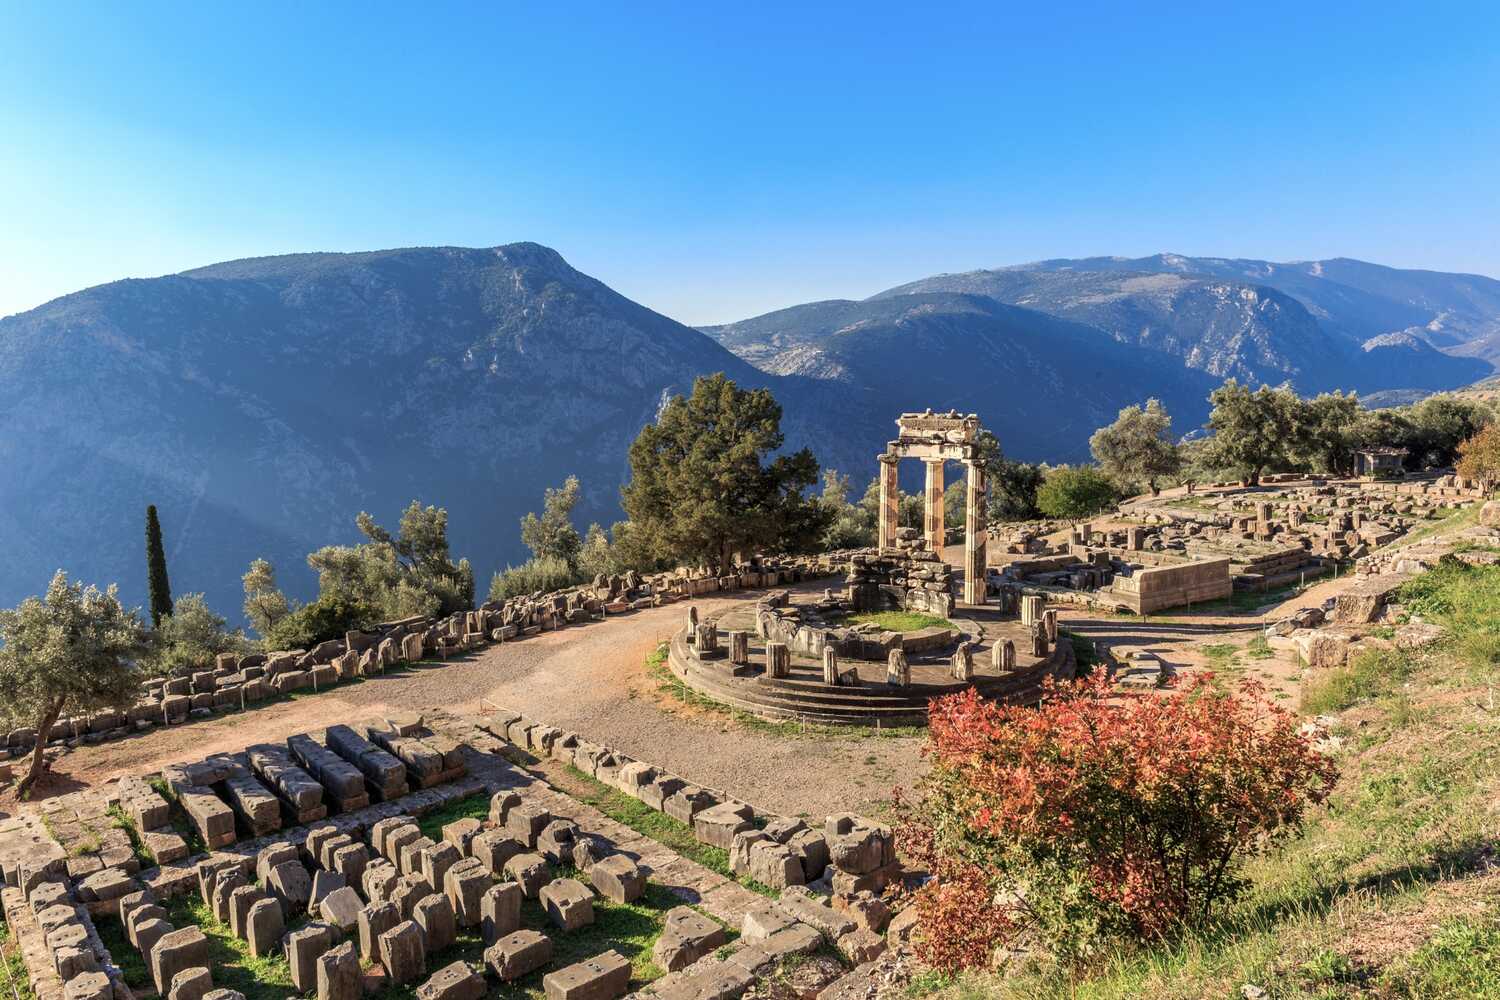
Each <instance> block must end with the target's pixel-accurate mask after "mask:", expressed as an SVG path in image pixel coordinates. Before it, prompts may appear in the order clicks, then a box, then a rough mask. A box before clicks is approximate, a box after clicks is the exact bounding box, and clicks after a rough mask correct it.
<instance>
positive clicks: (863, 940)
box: [834, 611, 1055, 965]
mask: <svg viewBox="0 0 1500 1000" xmlns="http://www.w3.org/2000/svg"><path fill="white" fill-rule="evenodd" d="M1049 614H1055V612H1050V611H1049ZM834 947H835V948H836V949H838V953H839V954H840V955H841V956H843V959H844V961H846V962H848V963H849V964H850V965H862V964H864V963H865V962H873V961H874V960H875V959H877V958H879V957H880V956H881V955H882V954H884V953H885V938H883V937H881V936H880V935H879V934H876V933H875V932H874V931H872V930H867V929H866V928H863V927H860V928H856V929H854V930H852V931H850V932H849V933H847V934H844V935H842V936H840V937H839V939H838V940H837V941H835V942H834Z"/></svg>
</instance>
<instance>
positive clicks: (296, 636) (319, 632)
mask: <svg viewBox="0 0 1500 1000" xmlns="http://www.w3.org/2000/svg"><path fill="white" fill-rule="evenodd" d="M380 618H381V615H380V612H379V610H378V609H376V608H373V607H371V606H370V605H368V604H365V603H363V602H362V601H358V600H355V599H353V598H350V597H346V596H344V595H342V594H325V595H323V596H321V597H319V598H318V599H317V600H316V601H313V602H312V603H311V604H304V605H302V607H300V608H298V609H297V610H296V611H293V612H292V613H291V614H289V615H287V616H286V617H284V618H282V619H281V620H280V621H278V622H277V623H276V624H275V625H273V626H271V630H270V632H268V633H267V634H266V637H265V646H266V648H267V649H307V648H309V647H311V646H315V645H317V644H318V643H320V642H323V641H324V640H326V639H342V638H343V637H344V633H345V632H348V631H349V630H351V629H361V628H369V627H370V626H371V625H374V624H375V623H376V622H378V621H380Z"/></svg>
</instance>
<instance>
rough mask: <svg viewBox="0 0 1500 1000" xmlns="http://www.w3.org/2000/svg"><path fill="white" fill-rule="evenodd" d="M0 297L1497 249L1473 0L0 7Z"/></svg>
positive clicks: (663, 279)
mask: <svg viewBox="0 0 1500 1000" xmlns="http://www.w3.org/2000/svg"><path fill="white" fill-rule="evenodd" d="M0 94H3V95H4V96H3V98H0V315H3V314H7V313H11V312H16V311H19V310H22V309H26V308H30V307H32V306H35V305H38V304H40V303H41V302H43V301H46V300H48V299H50V298H53V297H55V296H57V295H60V294H63V293H65V292H68V291H72V290H75V289H78V288H82V287H86V286H88V285H92V284H97V283H100V282H103V281H108V280H113V279H115V278H120V277H127V276H133V277H140V276H150V275H156V274H163V273H168V272H172V271H178V270H183V269H186V268H189V267H194V266H198V265H202V264H207V263H211V262H214V261H218V260H226V259H232V258H236V257H247V256H259V255H263V254H274V253H287V252H294V251H306V250H364V249H374V248H380V247H393V246H411V245H426V244H457V245H465V246H485V245H492V244H497V243H506V242H512V241H516V240H528V239H529V240H535V241H537V242H541V243H545V244H547V245H549V246H552V247H554V248H556V249H557V250H559V251H560V252H561V253H562V254H563V255H564V256H565V257H567V258H568V259H569V260H570V261H571V262H572V263H573V264H574V265H575V266H577V267H578V268H580V269H582V270H584V271H586V272H588V273H590V274H593V275H595V276H596V277H598V278H600V279H602V280H603V281H605V282H607V283H608V284H610V285H612V286H613V287H615V288H616V289H618V290H619V291H621V292H623V293H624V294H626V295H629V296H631V297H632V298H635V299H637V300H639V301H641V302H643V303H645V304H646V305H648V306H651V307H652V308H655V309H657V310H659V311H661V312H664V313H667V314H668V315H671V316H673V317H675V318H678V319H681V320H684V321H686V322H691V323H708V322H719V321H727V320H732V319H739V318H743V317H745V316H749V315H754V314H757V313H760V312H764V311H767V310H770V309H774V308H779V307H782V306H786V305H791V304H794V303H797V302H803V301H807V300H811V299H818V298H832V297H862V296H865V295H868V294H871V293H873V292H875V291H878V290H880V289H882V288H885V287H888V286H890V285H893V284H896V283H899V282H902V281H907V280H911V279H915V278H917V277H921V276H924V275H927V274H931V273H935V272H939V271H954V270H967V269H970V268H975V267H986V266H997V265H1001V264H1007V263H1017V262H1021V261H1026V260H1033V259H1038V258H1044V257H1054V256H1082V255H1091V254H1106V253H1116V254H1126V255H1132V256H1133V255H1140V254H1147V253H1154V252H1157V251H1173V252H1177V253H1186V254H1208V255H1217V256H1247V257H1267V258H1271V259H1307V258H1314V257H1328V256H1340V255H1342V256H1353V257H1360V258H1364V259H1367V260H1375V261H1378V262H1381V263H1389V264H1394V265H1399V266H1419V267H1431V268H1437V269H1443V270H1466V271H1475V272H1480V273H1487V274H1491V275H1496V276H1500V5H1497V4H1493V3H1485V4H1467V5H1461V4H1441V3H1422V4H1413V3H1399V4H1396V3H1364V4H1348V5H1344V4H1335V3H1329V4H1308V3H1305V2H1304V3H1295V4H1277V3H1256V4H1245V5H1224V4H1202V3H1194V4H1184V5H1181V6H1174V5H1171V4H1161V3H1157V4H1150V5H1146V4H1129V3H1126V4H1099V5H1092V4H1085V5H1069V4H1055V5H1031V4H1028V5H1019V6H1016V7H1014V8H1012V9H1007V8H1006V7H1005V6H1003V5H999V4H994V3H987V4H974V5H943V6H929V5H917V4H879V3H861V4H847V5H831V4H820V5H809V4H787V5H778V4H745V5H729V4H713V3H707V4H705V3H682V4H618V3H615V4H600V5H589V4H582V3H580V4H556V3H553V4H546V5H540V4H539V5H525V4H508V3H507V4H496V3H492V4H479V3H475V4H442V3H424V4H420V5H418V4H410V5H395V4H383V3H365V4H358V5H354V4H350V5H337V4H323V3H313V4H307V3H300V4H286V5H283V4H277V3H259V4H254V5H251V4H238V5H230V4H220V3H195V4H191V5H189V4H181V5H177V4H149V3H146V4H140V5H134V4H132V5H126V4H105V3H85V4H69V3H59V2H46V3H43V2H33V3H26V4H21V3H16V4H5V5H3V6H0Z"/></svg>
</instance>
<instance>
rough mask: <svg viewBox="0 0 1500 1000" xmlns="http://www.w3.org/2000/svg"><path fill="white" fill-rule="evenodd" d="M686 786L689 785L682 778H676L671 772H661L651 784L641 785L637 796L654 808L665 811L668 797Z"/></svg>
mask: <svg viewBox="0 0 1500 1000" xmlns="http://www.w3.org/2000/svg"><path fill="white" fill-rule="evenodd" d="M685 787H687V782H685V781H683V780H682V779H681V778H676V777H673V776H672V775H669V774H659V775H657V776H656V777H655V778H654V779H653V780H652V781H651V782H650V783H649V784H645V785H642V786H640V788H639V794H638V795H637V796H636V797H637V798H638V799H640V800H641V801H642V802H644V803H646V805H648V806H650V807H651V808H652V809H655V810H657V811H658V812H663V811H665V809H666V806H667V799H669V798H671V797H672V796H673V795H676V794H677V793H678V792H679V791H681V790H682V789H683V788H685Z"/></svg>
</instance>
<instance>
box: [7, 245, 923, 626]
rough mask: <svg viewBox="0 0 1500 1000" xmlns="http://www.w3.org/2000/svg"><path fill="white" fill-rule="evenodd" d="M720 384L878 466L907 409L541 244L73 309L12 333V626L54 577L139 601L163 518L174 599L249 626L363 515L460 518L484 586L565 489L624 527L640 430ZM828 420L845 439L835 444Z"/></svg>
mask: <svg viewBox="0 0 1500 1000" xmlns="http://www.w3.org/2000/svg"><path fill="white" fill-rule="evenodd" d="M715 371H725V372H727V373H728V374H729V375H730V376H731V377H733V378H735V379H736V380H738V381H739V382H740V383H741V384H744V385H769V386H773V387H774V389H775V392H776V394H777V396H778V398H780V399H782V400H783V401H784V402H786V403H787V415H786V419H785V421H784V423H783V427H784V429H785V430H786V431H787V434H788V439H789V444H791V445H793V446H800V445H801V444H807V443H816V445H817V447H816V451H817V452H818V455H819V458H820V459H822V460H824V461H828V462H834V461H837V462H842V463H844V464H845V465H846V466H848V465H849V464H850V463H853V462H854V461H855V460H856V456H857V458H858V459H859V460H861V461H862V462H863V463H864V464H866V465H869V466H870V467H871V469H873V465H874V462H873V456H874V449H875V447H876V444H877V442H879V441H882V440H883V439H884V437H886V436H888V433H889V426H890V425H889V423H888V421H889V419H890V418H891V416H893V414H892V415H885V414H881V415H880V417H879V420H878V421H877V420H876V419H875V418H874V417H873V416H871V415H869V414H861V413H859V412H855V410H854V404H853V403H851V402H850V401H849V400H848V399H846V398H845V394H843V393H841V392H840V391H837V390H830V388H829V387H827V386H822V385H819V386H817V387H816V388H815V390H809V389H808V388H804V387H803V386H802V383H803V382H805V381H806V380H799V379H797V378H777V377H774V376H768V375H766V374H764V373H762V372H760V371H759V370H757V369H755V368H753V367H751V366H750V365H748V364H746V363H744V362H742V361H740V360H739V359H738V358H736V357H735V356H734V355H733V354H731V353H729V352H728V351H726V350H724V349H723V348H721V347H720V346H719V345H717V344H715V343H714V342H713V341H712V340H710V339H709V338H707V337H705V336H703V335H702V334H700V333H698V332H696V331H694V330H692V329H689V328H688V327H685V326H683V325H682V324H680V323H676V322H674V321H672V320H670V319H668V318H666V317H665V316H662V315H660V314H658V313H655V312H652V311H651V310H649V309H647V308H645V307H644V306H641V305H638V304H637V303H635V302H632V301H630V300H628V299H626V298H624V297H623V296H621V295H619V294H617V293H615V292H614V291H612V290H610V289H609V288H608V287H606V286H605V285H603V284H602V283H600V282H598V281H596V280H594V279H593V278H590V277H588V276H586V275H583V274H580V273H579V272H578V271H576V270H574V269H573V268H572V267H570V266H569V265H568V264H567V263H566V262H565V261H564V260H563V259H562V257H560V256H559V255H558V254H557V253H555V252H554V251H552V250H549V249H547V248H545V247H541V246H537V245H535V244H529V243H519V244H512V245H509V246H502V247H497V248H494V249H483V250H472V249H459V248H451V247H445V248H428V249H411V250H392V251H380V252H373V253H356V254H298V255H294V256H286V257H272V258H264V259H258V260H243V261H234V262H231V263H225V264H217V265H214V266H212V267H205V268H201V269H198V270H195V271H188V272H186V273H183V274H178V275H172V276H168V277H162V278H152V279H148V280H128V281H118V282H114V283H112V284H108V285H102V286H99V287H97V288H91V289H88V290H86V291H82V292H78V293H76V294H73V295H68V296H65V297H63V298H61V299H57V300H55V301H53V302H50V303H48V304H46V305H43V306H41V307H39V308H37V309H34V310H32V311H30V312H27V313H23V314H20V315H17V316H11V317H8V318H5V319H0V428H3V430H0V461H3V463H4V468H5V470H6V475H5V476H3V477H0V534H3V536H4V537H5V538H6V539H7V540H8V545H7V559H6V561H5V564H4V566H3V567H0V606H10V605H13V604H14V603H15V602H17V601H18V600H20V599H21V598H22V597H24V596H26V595H28V594H33V593H38V592H40V591H41V589H42V588H43V587H45V585H46V582H47V579H48V578H49V576H50V575H51V573H52V572H53V570H55V569H57V568H58V567H59V566H61V567H63V568H66V569H67V570H68V571H69V572H70V573H71V574H73V575H74V576H75V577H78V578H82V579H85V580H89V581H98V582H101V583H104V582H109V581H119V582H120V584H121V589H122V595H123V596H124V597H125V598H126V599H127V600H129V601H131V602H133V603H138V602H139V601H141V600H142V599H143V598H144V588H145V563H144V542H143V515H144V511H145V507H146V504H148V503H155V504H156V505H157V507H158V508H159V510H160V512H161V519H162V524H163V529H164V532H165V537H166V543H167V556H168V563H169V567H170V573H171V582H172V586H173V590H174V592H175V593H178V594H181V593H186V592H189V591H203V592H206V593H207V595H208V599H209V602H210V604H211V605H212V606H213V607H214V608H216V609H217V610H218V611H220V613H223V614H226V615H227V616H228V617H229V618H230V619H231V620H232V621H238V620H239V613H238V608H239V605H240V593H239V577H240V574H242V573H243V572H244V571H245V567H246V565H247V564H248V563H249V561H250V560H251V559H253V558H256V557H262V556H263V557H266V558H269V559H271V560H272V562H273V563H274V564H275V566H276V568H277V570H278V574H279V576H280V577H281V582H282V585H283V586H284V587H285V588H286V589H288V590H289V591H290V592H292V593H294V594H297V595H298V596H301V597H304V598H305V597H308V596H311V595H312V593H313V592H314V591H315V589H316V588H315V582H314V579H313V575H312V572H311V570H309V569H308V568H307V566H306V563H305V556H306V554H307V553H308V552H310V551H312V550H313V549H315V548H317V547H319V546H322V545H325V544H329V543H335V542H352V541H356V540H358V535H357V532H356V531H355V528H354V521H353V519H354V515H355V513H356V512H358V511H359V510H361V509H364V510H369V511H370V512H371V513H372V514H374V515H375V516H376V518H377V520H380V521H381V522H382V523H384V524H386V525H388V526H391V527H394V522H395V521H396V519H397V517H398V515H399V512H400V510H401V508H402V507H404V506H405V505H406V503H407V502H409V501H410V500H411V499H413V498H420V499H421V500H422V501H423V502H424V503H433V504H438V505H440V506H444V507H446V508H447V509H448V511H449V524H450V541H451V544H452V547H453V550H454V552H455V554H456V555H466V556H468V557H469V558H470V559H471V560H472V561H473V563H474V565H475V570H476V573H477V575H478V576H479V586H480V588H481V589H483V588H484V587H485V586H487V584H488V579H489V573H490V572H491V571H492V570H493V569H496V568H499V567H502V566H504V565H505V564H506V563H507V562H518V561H520V560H521V559H522V558H524V557H525V555H526V552H525V550H524V549H523V548H522V547H521V545H520V542H519V539H518V537H517V536H518V527H517V519H518V518H519V517H520V516H521V515H522V514H523V513H524V512H525V511H527V510H532V509H536V508H538V507H540V504H541V497H542V491H543V489H544V488H545V487H547V486H549V485H557V484H559V483H561V482H562V480H563V479H564V478H565V477H566V476H567V475H569V474H577V475H578V476H579V477H580V479H581V480H582V482H583V485H584V489H585V498H584V501H583V503H582V504H581V509H580V510H579V512H578V514H579V517H580V519H581V520H582V522H583V523H584V524H586V523H587V521H588V520H589V519H598V520H600V521H603V522H604V523H606V524H608V523H610V522H612V521H614V520H617V519H618V518H619V517H621V516H622V515H621V514H620V511H619V506H618V499H619V498H618V486H619V484H620V482H621V481H622V479H623V478H624V477H625V474H626V470H627V466H626V459H625V456H626V450H627V448H628V446H629V444H630V442H631V440H632V439H633V438H634V436H635V434H636V432H637V431H638V430H639V429H640V427H641V426H642V425H643V424H645V423H646V422H648V421H649V420H651V419H652V418H653V417H654V415H655V414H656V412H657V410H658V408H659V407H660V406H661V404H662V402H663V401H664V400H665V398H666V397H667V396H668V395H669V394H671V393H676V392H684V391H687V390H689V389H690V387H691V384H692V379H693V378H694V376H696V375H700V374H704V373H710V372H715ZM835 414H836V415H837V417H836V418H837V419H838V420H839V421H841V422H842V423H843V424H844V425H845V426H847V427H848V428H849V430H850V433H849V436H848V437H847V438H845V437H833V438H830V436H829V435H828V434H827V433H826V428H827V426H828V422H829V421H830V420H832V419H835ZM841 449H842V450H841ZM871 474H873V472H872V473H871Z"/></svg>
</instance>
